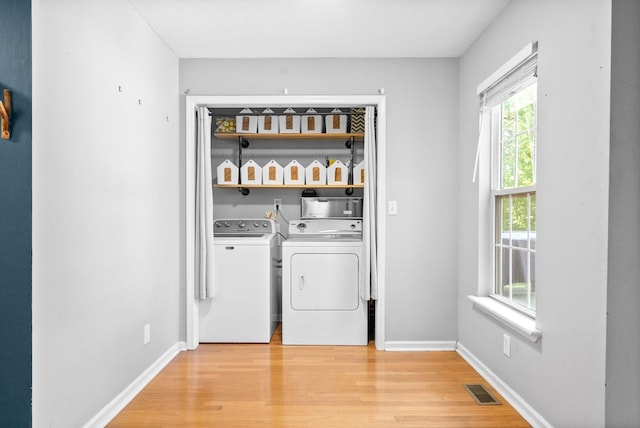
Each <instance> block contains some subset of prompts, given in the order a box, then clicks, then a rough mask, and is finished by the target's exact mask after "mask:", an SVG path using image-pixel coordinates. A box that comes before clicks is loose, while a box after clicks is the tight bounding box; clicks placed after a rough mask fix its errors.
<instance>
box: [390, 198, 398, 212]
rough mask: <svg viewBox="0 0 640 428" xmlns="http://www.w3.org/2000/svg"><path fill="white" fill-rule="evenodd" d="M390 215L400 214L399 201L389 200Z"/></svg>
mask: <svg viewBox="0 0 640 428" xmlns="http://www.w3.org/2000/svg"><path fill="white" fill-rule="evenodd" d="M389 215H398V201H389Z"/></svg>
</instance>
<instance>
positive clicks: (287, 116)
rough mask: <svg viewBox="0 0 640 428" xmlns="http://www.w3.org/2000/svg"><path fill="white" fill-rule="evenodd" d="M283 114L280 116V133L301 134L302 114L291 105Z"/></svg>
mask: <svg viewBox="0 0 640 428" xmlns="http://www.w3.org/2000/svg"><path fill="white" fill-rule="evenodd" d="M282 113H283V114H282V115H281V116H279V118H278V119H279V121H280V133H281V134H299V133H300V115H298V114H296V111H295V110H294V109H292V108H291V107H289V108H288V109H286V110H285V111H284V112H282Z"/></svg>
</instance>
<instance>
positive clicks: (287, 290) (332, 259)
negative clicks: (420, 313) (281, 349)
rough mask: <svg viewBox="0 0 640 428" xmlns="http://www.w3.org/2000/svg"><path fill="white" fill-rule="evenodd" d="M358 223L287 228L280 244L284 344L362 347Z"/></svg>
mask: <svg viewBox="0 0 640 428" xmlns="http://www.w3.org/2000/svg"><path fill="white" fill-rule="evenodd" d="M363 265H364V259H363V241H362V220H361V219H306V220H298V221H292V222H290V224H289V238H288V239H287V240H286V241H284V242H283V243H282V269H283V272H282V297H283V299H282V343H283V344H284V345H366V344H367V343H368V333H367V327H368V311H367V308H368V302H367V301H366V300H365V299H364V295H365V293H364V290H363V287H364V280H363V279H364V278H363V272H364V269H363V268H364V266H363Z"/></svg>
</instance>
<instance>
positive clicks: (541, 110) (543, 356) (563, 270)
mask: <svg viewBox="0 0 640 428" xmlns="http://www.w3.org/2000/svg"><path fill="white" fill-rule="evenodd" d="M534 40H535V41H538V43H539V68H538V147H539V151H538V185H537V191H538V193H537V225H538V231H537V255H536V288H537V293H538V294H537V308H538V309H537V317H536V324H537V326H538V327H539V328H540V329H541V330H542V331H543V337H542V339H541V341H540V342H538V343H536V344H533V343H530V342H528V341H527V340H525V339H522V338H521V337H520V336H518V335H517V334H515V333H512V332H510V331H509V330H506V329H505V327H503V325H501V324H499V323H497V322H496V321H494V320H493V319H491V318H488V317H487V316H486V315H484V314H482V313H480V312H479V311H477V310H475V309H474V308H473V305H472V303H471V302H470V301H469V300H468V299H467V295H470V294H478V290H479V289H482V290H486V289H487V284H488V283H489V281H490V278H488V277H487V274H486V273H487V272H490V266H488V265H487V263H489V257H488V256H487V253H488V251H490V247H488V246H487V245H486V244H485V243H484V241H483V240H482V239H483V238H484V237H487V236H488V235H489V234H488V232H487V231H488V230H490V224H488V221H486V219H487V213H486V211H482V212H480V207H486V205H487V204H486V200H487V196H486V193H484V192H485V191H486V189H487V188H488V184H487V180H486V178H487V174H486V171H487V168H488V164H487V162H481V164H480V168H481V170H483V171H484V175H481V176H480V181H479V182H477V183H475V184H473V183H472V182H471V175H472V171H473V164H474V157H475V148H476V142H477V139H478V105H479V100H478V96H477V93H476V88H477V85H478V84H480V83H481V82H482V81H483V80H484V79H486V78H487V77H488V76H489V75H491V73H493V72H494V71H495V70H497V69H498V68H499V67H500V66H501V65H502V64H504V63H505V62H506V61H507V60H508V59H509V58H511V57H512V56H513V55H515V54H516V53H517V52H518V51H519V50H520V49H521V48H522V47H524V46H525V45H526V44H527V43H529V42H531V41H534ZM610 46H611V2H610V1H605V0H589V1H577V0H572V1H562V2H557V1H551V0H543V1H539V0H538V1H533V0H517V1H512V2H511V3H510V4H509V5H508V6H507V7H506V8H505V10H504V11H503V12H502V14H501V15H500V16H499V17H498V18H497V19H496V20H495V21H494V22H493V24H492V25H491V26H490V27H489V28H488V29H487V30H486V31H485V33H484V34H483V35H482V36H481V37H480V38H479V39H478V40H477V41H476V42H475V43H474V44H473V46H472V47H470V49H469V50H468V51H467V53H466V54H465V55H464V57H462V58H461V60H460V141H459V144H460V159H459V161H460V163H459V169H460V171H459V180H460V198H459V232H458V236H459V246H458V248H459V251H458V259H459V269H458V273H459V276H458V303H459V304H458V338H459V339H458V340H459V342H460V343H461V344H462V345H464V347H466V348H467V349H468V350H470V352H471V353H472V354H473V355H475V356H476V357H477V358H478V359H479V360H480V361H482V362H483V363H484V364H485V365H486V366H487V367H488V369H489V370H491V371H492V372H493V373H494V374H495V375H497V376H498V377H499V378H500V379H502V380H503V381H505V382H506V383H507V384H508V385H509V386H510V387H511V388H512V389H513V390H514V391H515V392H516V393H517V394H519V395H520V396H521V397H522V398H523V399H524V400H525V401H526V402H527V403H528V404H529V405H531V406H532V407H533V408H534V409H535V411H537V412H538V413H539V414H540V415H541V416H542V418H543V419H544V420H546V421H547V422H548V423H550V424H552V425H553V426H567V427H568V426H576V427H577V426H580V427H601V426H604V423H605V405H604V403H605V346H606V343H605V342H606V334H605V333H606V297H607V237H608V231H607V229H608V197H609V194H608V189H609V103H610V91H609V79H610V53H611V47H610ZM487 150H488V147H487ZM486 159H488V157H487V155H486V154H485V157H484V158H483V160H486ZM483 209H484V208H483ZM479 249H481V251H479ZM505 332H506V333H508V334H511V346H512V349H511V358H510V359H509V358H507V357H505V356H504V355H503V354H502V336H503V333H505Z"/></svg>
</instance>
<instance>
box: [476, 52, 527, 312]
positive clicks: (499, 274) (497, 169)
mask: <svg viewBox="0 0 640 428" xmlns="http://www.w3.org/2000/svg"><path fill="white" fill-rule="evenodd" d="M530 48H531V51H530V52H525V54H524V55H523V52H521V53H520V54H519V55H520V56H521V58H520V60H518V61H517V62H516V65H515V66H514V65H511V66H510V68H509V69H508V70H507V71H506V72H502V73H500V75H499V76H498V77H497V79H494V80H493V83H491V84H490V85H487V89H485V90H483V91H482V92H480V91H479V93H480V100H481V105H482V107H481V109H482V114H483V117H487V115H488V116H489V117H490V124H491V128H490V135H491V137H490V138H491V204H492V210H491V211H492V216H491V217H492V218H491V226H492V232H493V233H492V234H491V236H492V248H493V250H492V251H493V254H492V265H493V269H492V272H493V281H492V286H491V297H493V298H495V299H497V300H499V301H501V302H503V303H505V304H507V305H509V306H511V307H513V308H515V309H517V310H519V311H521V312H523V313H525V314H527V315H529V316H532V317H534V316H535V310H536V287H535V283H536V282H535V258H536V178H537V174H536V171H537V156H536V154H537V132H536V130H537V118H536V113H537V86H538V85H537V44H536V43H532V44H531V46H530ZM513 62H514V60H512V61H511V63H512V64H513Z"/></svg>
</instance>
